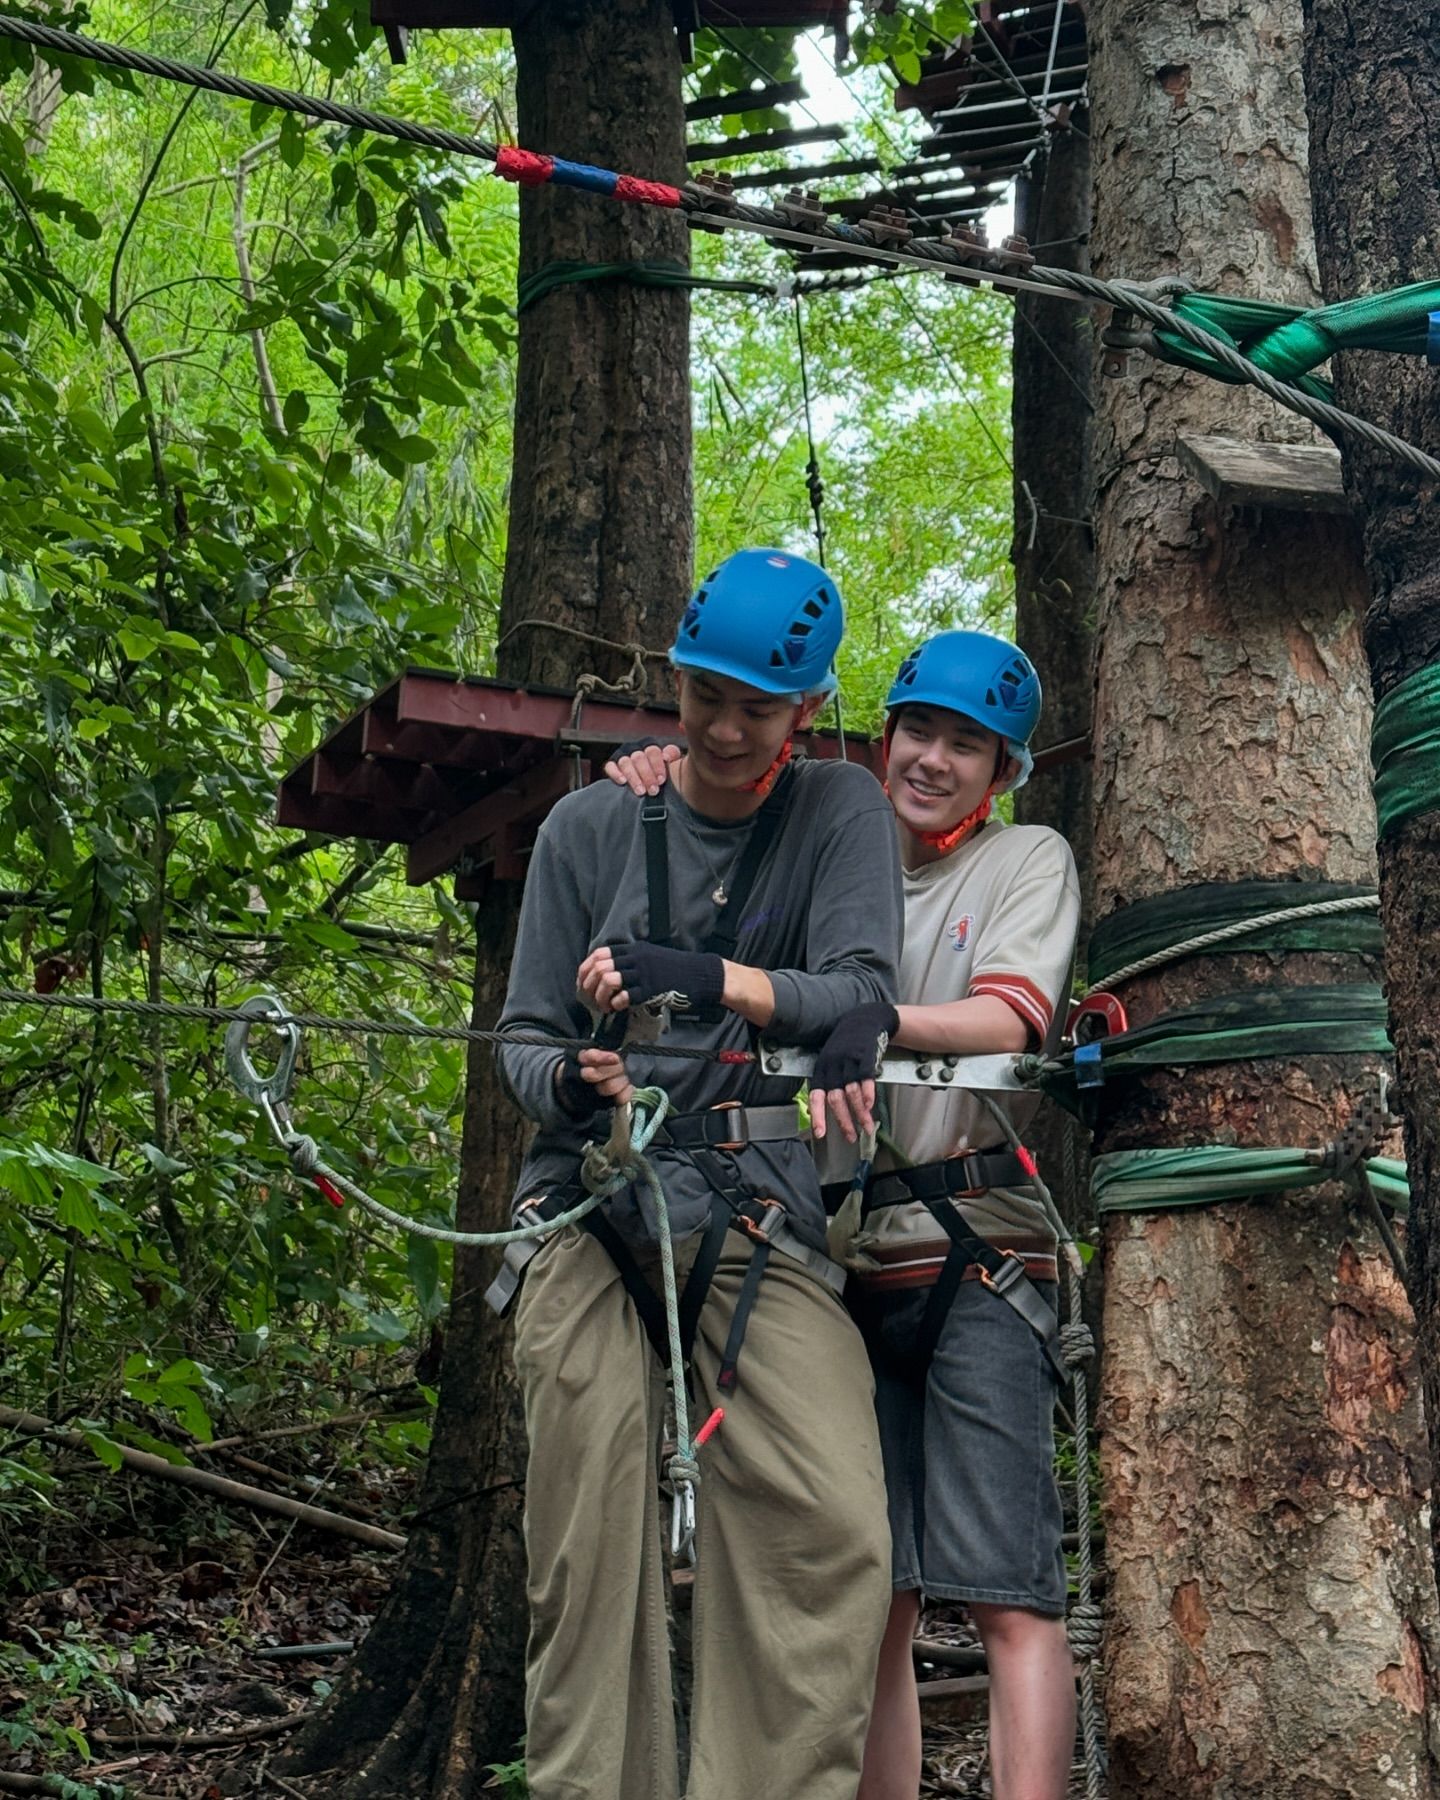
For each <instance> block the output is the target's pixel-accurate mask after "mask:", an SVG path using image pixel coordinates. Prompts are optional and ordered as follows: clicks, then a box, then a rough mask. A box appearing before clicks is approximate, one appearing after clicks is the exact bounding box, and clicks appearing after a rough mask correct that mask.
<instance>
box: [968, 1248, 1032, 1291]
mask: <svg viewBox="0 0 1440 1800" xmlns="http://www.w3.org/2000/svg"><path fill="white" fill-rule="evenodd" d="M998 1254H999V1255H1000V1256H1002V1257H1004V1259H1005V1264H1004V1267H1003V1268H1001V1269H999V1270H997V1271H996V1272H995V1273H994V1274H991V1272H990V1270H989V1269H987V1268H986V1267H985V1265H984V1264H983V1263H981V1264H979V1265H978V1267H979V1269H980V1280H981V1281H982V1282H983V1283H984V1285H985V1286H986V1287H987V1288H989V1290H990V1292H991V1293H992V1294H999V1295H1001V1296H1002V1298H1003V1296H1004V1294H1005V1293H1006V1291H1007V1290H1008V1289H1009V1288H1013V1287H1014V1286H1015V1284H1016V1282H1017V1281H1024V1280H1025V1278H1026V1276H1027V1274H1028V1272H1029V1271H1028V1269H1027V1268H1026V1264H1025V1258H1024V1257H1023V1256H1022V1255H1021V1254H1020V1252H1019V1251H1018V1250H1001V1251H999V1252H998Z"/></svg>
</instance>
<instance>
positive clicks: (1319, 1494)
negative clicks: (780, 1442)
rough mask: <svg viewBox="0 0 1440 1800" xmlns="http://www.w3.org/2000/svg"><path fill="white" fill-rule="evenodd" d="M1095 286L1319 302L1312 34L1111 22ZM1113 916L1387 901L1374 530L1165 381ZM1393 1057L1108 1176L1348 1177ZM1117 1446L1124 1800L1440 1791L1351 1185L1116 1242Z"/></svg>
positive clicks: (1120, 647) (1273, 418)
mask: <svg viewBox="0 0 1440 1800" xmlns="http://www.w3.org/2000/svg"><path fill="white" fill-rule="evenodd" d="M1089 19H1090V30H1091V72H1092V81H1091V103H1092V104H1091V119H1092V150H1093V154H1094V157H1095V230H1094V235H1093V239H1092V249H1093V256H1094V264H1095V268H1096V272H1097V273H1098V274H1100V275H1102V276H1108V277H1112V278H1113V277H1116V276H1128V277H1132V278H1138V277H1150V276H1156V275H1163V274H1172V273H1178V274H1183V275H1185V276H1187V277H1189V278H1190V279H1192V280H1193V281H1195V282H1196V283H1197V284H1198V285H1199V286H1201V287H1203V288H1215V289H1229V290H1232V291H1241V290H1243V291H1245V292H1248V293H1253V294H1256V295H1263V296H1267V297H1273V298H1277V299H1289V300H1292V301H1295V302H1298V303H1301V304H1305V305H1310V304H1314V303H1315V302H1316V300H1317V299H1318V284H1317V280H1316V275H1315V270H1314V264H1313V251H1312V240H1311V232H1310V208H1309V193H1308V185H1307V172H1306V162H1305V113H1304V99H1303V93H1302V88H1301V81H1300V67H1299V38H1300V26H1301V20H1300V8H1299V0H1261V3H1260V4H1255V3H1254V0H1245V3H1244V4H1242V3H1241V0H1199V3H1198V5H1197V4H1196V3H1195V0H1183V3H1182V0H1144V3H1143V4H1140V3H1139V0H1098V3H1097V4H1096V5H1095V6H1094V7H1092V8H1091V10H1090V14H1089ZM1098 400H1099V409H1100V411H1099V421H1098V437H1097V446H1096V453H1095V460H1096V494H1097V499H1096V523H1097V550H1098V566H1099V570H1100V578H1099V582H1098V591H1097V630H1098V635H1099V644H1100V648H1099V657H1098V664H1097V670H1098V673H1097V688H1096V703H1095V745H1096V748H1095V770H1094V778H1095V804H1096V813H1095V840H1094V849H1095V883H1096V890H1095V910H1096V916H1097V917H1099V918H1103V917H1105V916H1106V915H1108V914H1109V913H1111V912H1113V911H1114V910H1115V909H1116V908H1117V907H1120V906H1123V905H1124V904H1126V903H1127V902H1129V901H1133V900H1138V899H1142V898H1146V897H1148V896H1152V895H1155V894H1158V893H1162V892H1165V891H1167V890H1169V889H1173V888H1176V887H1180V886H1184V885H1187V884H1191V883H1196V882H1206V881H1225V880H1235V879H1240V878H1243V877H1252V876H1266V877H1274V878H1283V879H1292V880H1294V881H1295V882H1296V883H1297V884H1301V883H1303V882H1304V881H1306V880H1307V879H1330V880H1342V881H1343V880H1352V881H1353V880H1368V879H1372V878H1373V872H1374V851H1373V844H1374V821H1373V815H1372V811H1371V807H1370V803H1369V799H1368V796H1367V794H1366V791H1365V785H1364V782H1363V780H1362V779H1360V778H1359V777H1358V775H1357V771H1359V770H1361V769H1363V768H1364V767H1365V747H1366V736H1367V732H1368V723H1369V692H1368V682H1367V680H1366V674H1365V666H1364V657H1363V653H1362V649H1361V645H1360V639H1359V631H1358V619H1359V613H1360V610H1361V608H1362V606H1363V600H1364V590H1363V579H1362V575H1361V569H1360V559H1359V546H1358V540H1357V534H1356V533H1355V530H1354V528H1353V526H1352V524H1351V522H1350V521H1349V520H1346V519H1343V518H1323V517H1309V516H1305V515H1302V514H1296V513H1281V512H1266V513H1254V512H1248V513H1246V512H1241V511H1239V510H1234V509H1231V510H1221V509H1218V508H1217V507H1216V506H1215V504H1214V503H1213V502H1211V501H1210V500H1209V499H1208V497H1207V496H1206V495H1205V494H1204V493H1203V492H1202V491H1201V490H1200V488H1199V487H1198V486H1197V485H1196V484H1194V483H1193V482H1192V481H1190V480H1188V479H1187V478H1186V477H1185V475H1184V474H1183V473H1182V471H1181V468H1180V466H1179V464H1178V462H1177V460H1176V458H1175V455H1174V442H1175V437H1176V434H1177V432H1179V431H1187V432H1202V433H1203V432H1218V433H1222V434H1226V435H1230V436H1237V437H1242V438H1245V437H1250V438H1259V439H1267V438H1268V439H1272V440H1274V439H1302V438H1305V437H1306V436H1307V435H1308V427H1306V426H1304V425H1303V424H1301V423H1299V422H1298V421H1296V420H1295V419H1294V418H1293V417H1291V416H1289V415H1287V414H1285V413H1282V412H1278V411H1277V410H1276V409H1275V408H1274V407H1273V406H1271V404H1270V403H1269V402H1267V401H1264V400H1262V399H1260V398H1259V397H1257V396H1254V395H1252V394H1250V393H1248V392H1246V391H1245V390H1242V389H1236V388H1231V387H1224V386H1221V385H1220V384H1218V383H1209V382H1205V381H1203V380H1201V379H1199V378H1197V377H1194V376H1190V375H1185V374H1182V373H1180V372H1178V371H1176V370H1173V369H1168V368H1165V367H1163V366H1161V365H1159V364H1154V363H1150V362H1136V363H1135V364H1133V365H1132V367H1131V368H1130V370H1129V371H1128V372H1127V374H1126V375H1125V377H1124V378H1123V379H1120V380H1117V381H1108V382H1105V383H1103V384H1102V388H1101V391H1100V393H1099V395H1098ZM1367 973H1368V974H1369V975H1371V976H1373V975H1374V974H1375V971H1373V970H1371V971H1367V970H1366V969H1365V968H1364V966H1363V965H1362V964H1361V963H1360V962H1359V960H1358V959H1356V958H1348V957H1334V956H1322V955H1317V954H1305V955H1299V954H1292V955H1288V956H1285V957H1283V958H1274V959H1271V958H1267V957H1265V956H1260V955H1255V954H1251V955H1248V956H1237V955H1223V954H1222V955H1212V956H1202V957H1193V958H1189V959H1187V960H1185V961H1184V962H1181V963H1177V964H1175V965H1172V966H1171V967H1169V968H1166V969H1162V970H1160V971H1158V972H1156V973H1155V974H1154V975H1151V976H1148V977H1145V978H1143V979H1141V980H1138V981H1133V982H1131V983H1129V984H1127V985H1126V987H1125V988H1124V990H1123V998H1124V1000H1125V1002H1126V1003H1127V1005H1128V1007H1129V1009H1130V1016H1131V1021H1132V1023H1141V1022H1144V1021H1145V1020H1148V1019H1151V1018H1154V1017H1156V1016H1157V1015H1159V1014H1161V1013H1163V1012H1165V1011H1167V1010H1168V1009H1169V1008H1171V1007H1172V1006H1175V1005H1177V1004H1181V1003H1183V1002H1185V1001H1187V1000H1191V999H1195V998H1199V997H1202V996H1205V995H1212V994H1219V993H1224V992H1234V991H1238V990H1244V989H1246V988H1248V987H1255V986H1261V985H1266V986H1274V985H1286V984H1305V983H1313V982H1319V981H1326V980H1361V979H1365V978H1366V975H1367ZM1373 1070H1374V1059H1367V1058H1363V1057H1358V1056H1343V1057H1341V1056H1336V1057H1328V1058H1308V1059H1305V1060H1303V1061H1300V1062H1286V1061H1264V1062H1253V1063H1235V1064H1229V1065H1220V1066H1217V1067H1201V1068H1192V1069H1189V1070H1187V1071H1173V1072H1170V1071H1167V1072H1157V1073H1155V1074H1154V1075H1151V1076H1149V1077H1147V1078H1146V1079H1145V1080H1143V1081H1139V1082H1135V1083H1133V1084H1126V1085H1125V1086H1124V1087H1123V1088H1121V1089H1118V1090H1112V1091H1111V1092H1109V1093H1107V1096H1106V1105H1105V1109H1104V1112H1103V1115H1102V1119H1101V1123H1100V1126H1099V1130H1098V1132H1097V1143H1096V1147H1097V1149H1099V1150H1102V1151H1104V1150H1115V1149H1122V1148H1132V1147H1142V1146H1146V1145H1165V1146H1183V1145H1192V1144H1203V1143H1214V1142H1220V1143H1234V1144H1241V1145H1301V1146H1310V1145H1320V1144H1323V1143H1325V1142H1327V1141H1328V1140H1329V1139H1331V1138H1332V1137H1333V1136H1334V1135H1335V1131H1336V1129H1337V1126H1338V1125H1339V1124H1340V1123H1341V1122H1342V1121H1343V1120H1344V1119H1345V1118H1346V1117H1348V1115H1349V1113H1350V1111H1351V1108H1352V1106H1353V1105H1354V1103H1355V1102H1356V1101H1357V1099H1358V1098H1359V1097H1360V1096H1361V1094H1362V1093H1363V1091H1364V1090H1365V1086H1366V1083H1367V1081H1368V1082H1373ZM1104 1244H1105V1254H1106V1296H1105V1329H1104V1358H1103V1369H1102V1383H1101V1385H1102V1396H1101V1433H1102V1449H1101V1455H1102V1467H1103V1476H1104V1485H1105V1494H1104V1506H1105V1513H1106V1525H1107V1562H1108V1565H1109V1568H1110V1581H1111V1586H1110V1595H1109V1601H1110V1607H1111V1615H1110V1630H1109V1634H1108V1643H1107V1650H1106V1658H1105V1666H1106V1678H1107V1679H1106V1701H1107V1712H1108V1717H1109V1723H1110V1732H1111V1742H1112V1791H1113V1793H1114V1794H1115V1795H1116V1796H1131V1795H1141V1794H1144V1795H1163V1796H1165V1800H1189V1797H1190V1796H1200V1795H1207V1796H1208V1795H1225V1796H1227V1797H1232V1796H1233V1797H1239V1796H1245V1795H1254V1796H1261V1795H1263V1796H1265V1800H1284V1797H1288V1796H1297V1797H1298V1796H1302V1795H1303V1796H1305V1797H1306V1800H1313V1797H1314V1796H1317V1795H1331V1796H1337V1797H1338V1796H1342V1795H1343V1796H1346V1797H1347V1800H1368V1797H1369V1796H1376V1797H1377V1800H1378V1797H1379V1796H1381V1795H1386V1796H1390V1795H1397V1794H1400V1795H1421V1794H1429V1793H1430V1791H1431V1783H1432V1776H1433V1758H1432V1752H1431V1742H1432V1737H1433V1726H1434V1690H1433V1684H1432V1678H1431V1671H1432V1670H1433V1669H1434V1667H1435V1666H1436V1664H1435V1658H1436V1652H1437V1647H1440V1645H1437V1638H1440V1634H1437V1621H1436V1605H1435V1599H1434V1594H1433V1590H1432V1587H1431V1583H1430V1581H1429V1579H1428V1575H1429V1571H1428V1546H1427V1545H1426V1544H1425V1543H1424V1542H1423V1526H1422V1524H1421V1520H1422V1518H1423V1515H1424V1509H1425V1502H1426V1498H1427V1492H1428V1479H1427V1473H1426V1458H1425V1455H1424V1436H1423V1426H1422V1423H1421V1414H1420V1403H1419V1402H1420V1395H1419V1389H1418V1382H1417V1380H1416V1376H1415V1369H1414V1346H1413V1339H1412V1331H1411V1323H1410V1317H1409V1311H1408V1307H1407V1304H1406V1300H1405V1295H1404V1293H1403V1291H1402V1289H1401V1286H1400V1283H1399V1282H1398V1280H1397V1279H1396V1278H1395V1276H1394V1275H1393V1273H1392V1271H1391V1270H1390V1268H1389V1265H1388V1263H1387V1262H1386V1260H1385V1257H1384V1253H1383V1251H1382V1250H1381V1248H1380V1246H1379V1244H1378V1242H1377V1239H1376V1234H1375V1232H1374V1230H1373V1228H1372V1227H1371V1225H1370V1224H1369V1222H1368V1221H1367V1219H1366V1218H1365V1216H1364V1214H1363V1212H1361V1211H1360V1210H1359V1209H1357V1208H1356V1206H1355V1205H1353V1204H1352V1202H1351V1200H1350V1198H1349V1196H1348V1194H1347V1192H1346V1191H1345V1190H1344V1189H1342V1188H1339V1187H1325V1188H1320V1189H1312V1190H1310V1191H1309V1192H1308V1193H1306V1194H1305V1195H1304V1196H1303V1197H1302V1196H1295V1197H1293V1198H1286V1199H1281V1200H1278V1201H1277V1200H1269V1201H1261V1200H1257V1201H1254V1202H1250V1203H1244V1204H1236V1205H1227V1206H1223V1207H1216V1208H1210V1209H1204V1210H1198V1211H1194V1212H1175V1213H1168V1214H1150V1215H1142V1214H1136V1215H1125V1216H1117V1217H1112V1218H1111V1219H1110V1220H1109V1221H1108V1222H1107V1225H1106V1229H1105V1233H1104Z"/></svg>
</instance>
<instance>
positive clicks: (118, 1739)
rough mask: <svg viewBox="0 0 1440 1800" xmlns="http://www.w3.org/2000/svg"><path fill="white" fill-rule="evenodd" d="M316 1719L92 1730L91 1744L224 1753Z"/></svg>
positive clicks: (293, 1716) (292, 1716)
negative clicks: (218, 1727)
mask: <svg viewBox="0 0 1440 1800" xmlns="http://www.w3.org/2000/svg"><path fill="white" fill-rule="evenodd" d="M314 1717H315V1711H314V1708H313V1707H312V1708H309V1709H307V1710H306V1711H305V1712H297V1713H289V1714H287V1715H286V1717H285V1718H283V1719H260V1720H258V1721H257V1722H256V1723H255V1724H253V1725H237V1726H236V1727H235V1728H234V1729H233V1730H231V1731H196V1732H184V1731H92V1732H91V1733H90V1734H89V1736H90V1742H91V1743H92V1744H98V1745H99V1746H100V1748H101V1749H102V1750H131V1749H136V1750H224V1749H225V1748H226V1747H227V1746H228V1745H230V1744H253V1743H257V1742H258V1741H259V1740H260V1739H261V1738H276V1737H284V1735H285V1733H286V1732H287V1731H295V1730H298V1729H299V1727H300V1726H301V1725H303V1724H305V1722H306V1721H307V1720H308V1719H313V1718H314Z"/></svg>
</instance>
